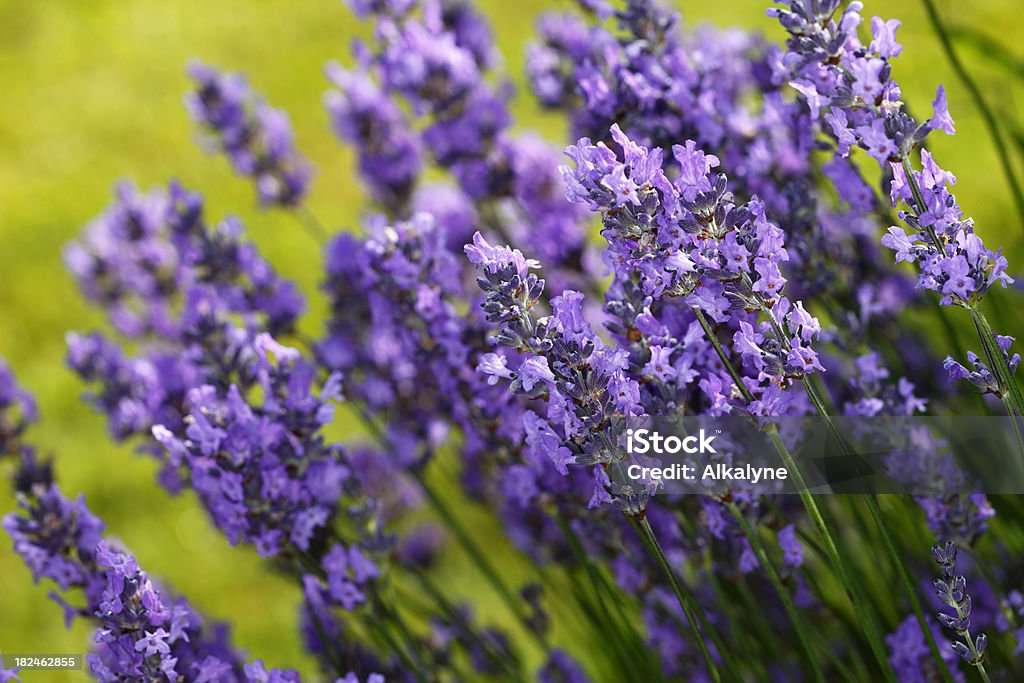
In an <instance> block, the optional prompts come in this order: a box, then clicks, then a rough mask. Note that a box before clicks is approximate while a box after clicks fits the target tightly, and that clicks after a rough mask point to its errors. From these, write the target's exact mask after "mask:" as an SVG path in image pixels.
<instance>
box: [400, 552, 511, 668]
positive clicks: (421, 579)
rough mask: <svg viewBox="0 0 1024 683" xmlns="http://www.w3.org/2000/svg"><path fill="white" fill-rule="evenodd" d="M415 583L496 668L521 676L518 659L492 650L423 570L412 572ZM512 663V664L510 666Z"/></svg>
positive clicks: (467, 649)
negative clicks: (507, 657)
mask: <svg viewBox="0 0 1024 683" xmlns="http://www.w3.org/2000/svg"><path fill="white" fill-rule="evenodd" d="M412 575H413V576H414V577H415V579H416V581H417V583H419V585H420V587H421V588H423V590H424V591H425V592H426V593H427V595H429V596H430V598H431V599H432V600H433V601H434V603H435V604H436V605H437V606H438V607H440V609H441V611H442V612H444V614H445V615H447V617H448V618H449V619H450V620H451V621H452V623H453V624H455V625H456V627H457V628H461V629H462V632H463V634H464V635H465V636H466V637H467V638H471V639H473V640H475V641H476V642H477V644H478V645H479V647H480V649H481V650H482V651H483V653H484V655H485V656H486V657H487V659H488V660H489V661H490V662H491V664H493V665H494V666H495V667H496V668H497V669H498V670H503V671H504V672H505V673H506V674H507V675H508V676H509V677H510V678H511V679H512V680H519V678H520V677H521V676H522V672H521V671H520V667H519V661H518V660H516V659H512V660H508V661H507V660H506V659H505V658H504V657H502V655H501V654H500V653H498V652H496V651H495V650H494V647H493V646H492V645H491V644H490V643H489V642H487V640H486V639H485V638H483V637H482V636H481V635H480V634H479V633H478V632H477V631H476V630H474V629H473V628H471V627H470V626H469V625H468V624H465V625H464V624H463V621H464V618H465V617H464V616H462V615H460V614H459V612H458V610H457V609H456V608H455V606H454V605H452V604H451V601H450V600H448V598H447V597H446V596H445V595H444V593H442V592H441V589H440V588H438V587H437V585H435V584H434V582H433V581H431V580H430V578H429V577H428V576H427V574H426V573H425V572H412ZM461 644H462V646H463V649H464V650H465V651H466V653H467V654H468V653H469V648H467V647H466V646H465V643H461ZM512 665H514V666H512Z"/></svg>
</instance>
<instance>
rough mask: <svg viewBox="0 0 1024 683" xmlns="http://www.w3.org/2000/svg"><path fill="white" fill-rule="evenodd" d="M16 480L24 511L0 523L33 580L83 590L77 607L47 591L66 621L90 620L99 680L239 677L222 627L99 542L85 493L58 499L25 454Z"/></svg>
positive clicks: (47, 476)
mask: <svg viewBox="0 0 1024 683" xmlns="http://www.w3.org/2000/svg"><path fill="white" fill-rule="evenodd" d="M15 481H16V483H17V486H18V492H17V493H18V500H19V505H20V507H21V508H22V510H23V512H22V514H15V513H11V514H9V515H7V516H6V517H5V518H4V520H3V527H4V529H5V530H6V531H7V533H8V534H9V535H10V536H11V538H12V539H13V541H14V548H15V552H17V553H18V554H19V555H21V557H22V559H23V560H24V561H25V563H26V564H27V565H28V567H29V569H31V571H32V573H33V576H34V577H35V578H36V580H37V581H38V580H40V579H42V578H48V579H52V580H53V581H54V582H55V583H56V584H57V586H58V588H59V589H60V591H61V593H63V594H64V596H67V597H68V598H70V596H71V595H72V593H71V591H76V592H77V591H78V590H80V591H81V595H82V596H83V597H84V601H85V604H84V605H82V606H77V605H74V604H72V603H70V602H68V599H66V598H65V597H64V596H62V595H61V594H59V593H51V597H52V598H53V599H54V600H55V601H56V602H58V603H59V604H60V605H61V606H62V607H63V608H64V614H65V622H66V623H68V624H70V622H71V620H73V619H74V618H76V617H86V618H90V619H93V620H94V621H95V622H96V624H97V630H96V635H95V639H94V642H95V645H96V649H95V652H94V653H93V654H90V655H88V656H87V661H88V664H89V668H90V671H91V672H92V673H93V675H95V676H96V677H97V678H98V680H100V681H120V680H124V679H125V677H135V678H146V679H147V680H159V681H174V680H178V677H179V676H182V675H188V676H189V677H190V678H191V679H192V680H232V681H234V680H240V679H239V677H238V675H237V674H238V671H239V669H240V667H241V663H240V658H239V656H238V655H237V653H235V652H234V651H233V650H232V649H231V647H230V645H229V644H228V642H227V632H226V629H224V628H223V627H221V626H219V625H214V626H212V627H211V626H207V625H205V624H204V622H203V620H202V618H201V617H200V616H199V615H198V614H197V613H196V612H195V611H193V610H192V608H191V607H190V606H189V605H188V603H187V602H186V601H184V600H182V599H177V600H168V599H165V598H164V597H162V596H161V594H160V592H159V590H158V589H157V588H156V587H155V586H154V585H153V583H151V582H150V580H149V579H148V577H147V576H146V574H145V572H143V571H141V570H140V569H139V567H138V564H137V563H136V561H135V559H134V558H132V557H131V556H130V555H128V554H127V553H125V552H123V551H121V550H117V549H115V548H114V547H113V546H111V545H110V544H109V543H108V542H107V541H105V540H102V533H103V523H102V522H101V521H100V520H99V519H98V518H97V517H96V516H95V515H93V514H92V513H91V512H90V511H89V509H88V508H87V507H86V506H85V501H84V499H83V498H81V497H80V498H79V499H78V500H77V501H71V500H68V499H67V498H64V497H63V495H62V494H61V493H60V490H59V489H58V487H57V485H56V484H54V483H53V482H52V474H51V473H50V471H49V468H41V467H40V466H39V463H38V462H37V461H36V460H35V458H34V457H32V456H31V454H26V455H23V458H22V462H21V465H20V468H19V472H18V474H17V475H16V477H15Z"/></svg>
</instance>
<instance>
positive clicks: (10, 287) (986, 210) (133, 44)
mask: <svg viewBox="0 0 1024 683" xmlns="http://www.w3.org/2000/svg"><path fill="white" fill-rule="evenodd" d="M677 4H678V5H679V7H680V9H681V10H682V11H683V14H684V21H686V22H687V23H689V24H693V23H696V22H705V21H706V22H712V23H715V24H717V25H721V26H732V25H736V26H743V27H755V28H757V29H759V30H761V31H763V32H764V33H766V34H767V35H769V36H770V37H771V38H772V39H773V40H776V41H779V40H781V33H780V30H779V29H778V27H777V26H776V25H775V23H774V22H773V21H772V20H769V19H767V18H766V17H764V3H763V2H761V1H760V0H727V1H719V2H713V3H707V2H698V1H696V0H681V1H679V2H678V3H677ZM867 5H868V6H867V8H866V10H865V14H866V15H868V16H870V15H872V14H883V15H885V16H886V17H898V18H900V19H901V20H902V21H903V27H902V29H901V30H900V32H899V34H898V35H899V38H900V39H901V41H902V42H903V43H904V44H905V45H906V50H905V52H904V54H903V55H902V56H900V57H899V59H898V60H897V70H896V76H897V78H898V79H899V81H900V82H901V84H902V85H903V88H904V94H905V99H906V100H908V101H909V102H910V103H911V104H912V106H913V108H914V109H915V110H916V111H918V112H928V111H929V105H930V102H931V99H932V97H933V95H934V91H935V86H936V85H937V84H938V83H939V82H943V83H945V84H946V86H947V90H948V91H949V94H950V104H951V111H952V113H953V115H954V118H955V119H956V121H957V128H958V132H959V134H958V135H957V136H956V137H955V138H944V137H943V136H941V135H939V136H936V139H935V140H934V141H933V142H932V143H931V144H932V147H933V149H934V150H935V151H936V153H937V154H938V155H939V158H940V159H941V160H942V162H943V163H944V165H945V166H946V167H947V168H951V169H953V170H954V171H955V172H956V173H957V174H958V175H959V178H960V181H959V185H958V188H959V189H958V196H959V199H960V202H961V205H962V206H963V207H964V208H965V209H966V210H967V211H968V212H969V213H971V214H973V215H974V216H975V218H976V220H977V225H978V230H979V232H980V233H981V234H982V235H983V237H984V238H985V239H986V241H987V242H989V243H991V244H1000V243H1001V244H1002V245H1004V247H1005V249H1006V251H1007V254H1008V256H1009V257H1010V260H1011V264H1012V265H1014V264H1016V265H1019V264H1020V263H1021V261H1022V259H1024V240H1022V239H1021V236H1022V234H1024V232H1022V229H1021V225H1020V221H1019V219H1018V218H1017V215H1016V214H1015V213H1014V209H1013V205H1012V203H1011V201H1010V199H1009V195H1008V193H1007V189H1006V188H1007V186H1006V183H1005V180H1004V177H1003V175H1002V173H1001V172H1000V170H999V167H998V164H997V160H996V156H995V152H994V147H993V145H992V143H991V141H990V139H989V137H988V136H987V133H986V132H985V129H984V127H983V126H982V123H981V119H980V117H979V114H978V110H977V108H976V106H975V103H974V102H972V101H971V99H970V98H969V97H968V96H967V94H966V89H965V88H964V87H963V85H962V83H960V82H959V81H958V80H957V78H956V77H955V75H954V73H953V71H952V69H951V68H950V65H949V63H948V62H947V60H946V59H945V58H944V56H943V54H942V52H941V50H940V47H939V42H938V40H937V39H936V37H935V35H934V34H933V33H932V31H931V29H930V27H929V24H928V22H927V19H926V16H925V14H924V12H923V7H922V5H921V4H920V2H919V0H889V1H888V2H885V3H881V2H877V1H875V0H867ZM479 6H480V7H481V8H482V9H483V10H484V11H485V12H486V13H487V14H488V15H489V16H490V17H491V18H492V20H493V21H494V24H495V26H497V27H498V30H497V36H496V37H497V41H498V44H499V46H500V48H501V50H502V51H503V53H504V54H505V57H506V62H505V66H504V68H505V70H506V71H507V72H508V73H509V74H510V75H512V76H514V77H515V78H517V80H520V81H521V78H520V76H521V74H522V72H523V66H524V64H523V45H524V43H525V41H526V40H527V38H528V37H529V36H530V34H531V32H532V26H533V23H534V20H535V18H536V16H537V15H538V14H539V13H540V12H541V11H543V10H546V9H552V8H565V7H568V6H569V3H568V2H543V1H541V0H519V1H517V2H498V1H492V0H482V1H481V2H480V3H479ZM940 6H941V7H942V9H943V11H944V13H945V16H946V17H947V19H948V21H949V22H950V23H951V24H953V25H955V26H960V27H966V28H970V29H972V30H974V31H978V32H980V34H981V35H983V36H985V37H986V40H990V41H991V42H990V43H989V44H987V45H986V44H984V41H978V40H974V41H973V42H968V41H964V42H962V43H960V45H961V53H962V54H963V56H964V57H965V61H966V63H967V64H968V66H969V68H970V69H971V70H972V72H973V73H974V75H975V76H976V78H977V80H978V81H979V82H980V84H981V85H982V87H983V89H984V91H985V92H986V93H987V96H988V97H989V98H990V100H991V101H993V102H994V103H995V104H996V108H997V110H998V111H999V113H1000V116H1001V117H1004V118H1005V119H1006V120H1007V121H1018V120H1020V117H1019V116H1018V115H1017V107H1018V105H1019V103H1020V102H1021V93H1022V88H1021V85H1020V84H1021V82H1022V81H1021V76H1020V73H1019V72H1020V71H1021V70H1022V69H1024V41H1022V40H1021V38H1022V37H1024V36H1022V35H1021V32H1020V29H1019V25H1020V24H1019V21H1020V19H1021V17H1022V11H1021V8H1020V4H1019V0H981V1H979V2H972V3H965V2H952V1H951V0H940ZM364 31H365V29H364V27H362V26H361V25H360V24H359V23H358V22H356V20H355V19H354V18H353V17H352V15H351V14H350V13H349V11H348V10H347V9H346V8H345V7H344V6H342V5H341V4H340V3H338V2H337V0H303V1H302V2H294V1H293V0H259V1H258V2H240V1H239V0H204V1H203V2H197V1H195V0H191V1H190V0H132V1H131V2H128V1H126V0H30V1H28V2H24V1H21V0H0V355H3V356H4V357H6V358H7V359H8V361H9V362H10V364H11V365H12V366H13V367H14V369H15V370H16V372H17V373H18V375H19V376H20V378H21V380H22V382H23V384H25V385H26V386H27V387H28V388H30V389H31V390H32V391H34V392H35V393H36V394H37V395H38V397H39V401H40V405H41V409H42V412H43V415H44V421H43V423H42V424H41V425H40V426H38V427H37V428H36V429H35V430H34V431H33V432H32V438H33V439H34V440H35V441H36V442H37V443H38V444H40V446H41V447H42V449H43V450H44V451H46V452H48V453H52V454H53V455H54V456H55V458H56V462H57V467H58V474H59V478H60V480H61V482H62V486H63V489H64V490H65V492H66V493H68V494H75V493H77V492H79V491H82V492H85V493H86V494H87V497H88V501H89V504H90V506H91V507H92V509H93V510H94V511H95V512H97V513H98V514H99V515H100V516H102V517H103V518H104V519H105V520H106V521H107V523H108V530H109V533H111V534H112V535H114V536H116V537H118V538H120V539H121V540H123V541H124V542H125V543H126V544H127V545H128V546H129V547H130V548H131V549H132V550H133V551H134V552H135V553H136V554H137V555H138V557H139V560H140V562H141V563H142V565H143V566H144V567H146V568H148V569H149V570H150V571H151V572H152V573H153V574H157V575H159V576H160V577H161V578H162V579H163V580H164V582H165V584H167V585H170V586H172V587H173V588H174V589H176V590H178V591H181V592H183V593H184V594H186V595H188V596H189V598H190V599H191V600H192V602H193V603H194V604H195V605H196V606H197V607H198V608H200V609H201V610H202V611H203V612H204V613H206V614H207V615H209V616H211V617H215V618H225V619H230V620H232V621H233V622H234V624H235V630H234V633H235V640H236V642H237V643H238V644H239V645H240V646H241V647H243V648H245V649H246V650H247V651H248V652H249V653H250V654H251V655H252V656H254V657H262V658H263V659H264V660H265V661H267V663H268V664H273V665H275V666H292V667H296V668H299V669H300V670H301V671H303V672H304V673H309V672H311V671H312V670H313V669H312V666H311V662H310V660H308V659H307V658H305V657H304V656H303V655H302V653H301V647H300V645H299V642H298V638H297V635H296V628H295V626H296V624H297V614H296V610H295V606H296V604H297V599H298V594H297V591H296V590H295V589H294V588H293V587H291V586H290V585H288V584H287V583H285V582H284V581H283V580H280V579H278V578H276V577H274V576H272V575H270V574H269V573H267V572H266V570H265V569H264V565H263V563H262V562H260V561H259V560H258V558H256V556H255V553H253V552H250V551H248V550H241V549H236V548H231V547H229V546H228V545H227V543H226V542H225V541H224V540H223V539H222V538H221V537H220V536H219V535H218V534H217V533H216V532H214V531H212V530H211V529H210V528H209V526H208V524H207V523H206V520H205V519H204V516H203V513H202V512H201V511H200V510H199V508H198V507H197V506H196V504H195V502H194V501H193V500H192V499H191V498H190V497H189V496H185V497H183V498H179V499H172V498H170V497H169V496H167V495H165V494H164V493H163V492H162V491H161V490H159V489H158V488H157V487H156V486H155V484H154V483H153V473H154V468H153V466H152V463H151V462H149V461H147V460H145V459H142V458H139V457H138V456H136V455H134V454H133V453H132V450H131V447H130V446H116V445H113V444H112V443H111V442H110V440H109V439H108V438H107V437H106V435H105V432H104V424H103V419H102V418H101V417H100V416H98V415H96V414H94V413H93V412H92V411H91V410H90V409H89V408H87V407H86V406H85V405H83V402H82V401H81V399H80V398H79V396H80V393H81V390H82V386H81V384H80V383H79V382H78V381H77V380H76V379H75V377H74V376H73V375H72V374H71V373H70V372H69V371H68V370H67V369H66V368H65V366H64V362H63V357H64V335H65V333H66V332H68V331H69V330H90V329H93V328H95V327H97V326H100V324H101V320H100V318H99V316H97V314H96V312H95V311H94V310H91V309H90V308H89V307H88V306H86V305H85V304H84V302H83V300H82V299H81V298H80V297H79V295H78V293H77V290H76V288H75V286H74V283H73V282H72V280H71V278H70V277H69V276H68V275H67V273H66V272H65V270H64V268H63V265H62V262H61V249H62V248H63V245H64V244H65V243H66V242H67V241H68V240H70V239H72V238H73V237H74V236H75V235H77V234H78V232H79V230H80V229H81V227H82V225H83V224H84V223H85V222H86V221H88V220H89V219H90V218H91V217H92V216H94V215H95V214H97V213H98V212H99V211H100V210H101V209H102V208H103V207H104V206H105V205H106V204H107V203H108V201H109V199H110V196H111V187H112V184H113V183H114V181H115V180H117V179H119V178H122V177H127V178H133V179H134V180H135V181H136V182H137V183H139V185H140V186H142V187H146V188H148V187H151V186H153V185H156V184H160V183H164V182H165V181H166V180H167V179H169V178H171V177H177V178H179V179H181V180H182V181H183V182H184V183H185V185H186V186H188V187H192V188H199V189H201V190H202V191H203V192H204V193H205V194H206V197H207V200H208V207H209V210H210V215H211V216H220V215H222V214H223V213H225V212H232V213H237V214H239V215H241V216H242V217H243V219H244V220H245V222H246V224H247V226H248V228H249V231H250V234H251V236H252V238H253V239H254V240H255V241H256V242H257V243H259V245H260V246H261V248H262V249H263V250H264V253H265V254H266V255H267V256H268V257H269V258H270V260H271V261H273V262H274V263H275V264H276V265H277V267H278V268H279V269H280V270H281V271H282V272H283V273H285V274H286V275H288V276H290V277H293V278H295V279H296V280H298V281H299V282H300V283H301V285H302V287H303V289H304V290H305V291H306V293H307V295H309V296H310V298H311V316H310V318H309V320H308V321H307V329H309V330H312V331H315V330H316V329H317V327H318V324H319V323H318V320H319V319H320V318H321V316H322V303H321V302H320V301H319V297H318V296H317V295H316V286H317V277H318V275H317V274H318V272H319V271H320V264H321V257H320V254H319V252H318V248H317V247H316V245H315V244H314V243H313V242H312V240H311V239H309V238H308V237H307V236H306V234H304V233H303V232H302V231H301V230H300V229H298V226H297V225H296V224H295V223H294V221H293V220H292V219H291V218H290V217H289V216H287V215H283V214H280V213H275V212H270V213H264V212H260V211H258V210H257V209H256V207H255V202H254V198H253V195H252V192H251V188H250V187H249V186H248V185H247V184H246V183H245V182H244V181H240V180H238V179H236V178H235V177H233V176H232V174H231V172H230V170H229V168H228V167H227V164H226V162H224V161H223V160H221V159H214V158H210V157H209V156H207V155H206V154H204V153H203V152H202V151H201V150H200V149H199V148H198V147H197V146H196V145H195V144H194V131H193V129H192V127H191V125H190V122H189V120H188V117H187V115H186V113H185V111H184V109H183V107H182V104H181V101H182V95H183V93H184V92H185V91H186V89H187V87H188V83H187V80H186V78H185V75H184V65H185V63H186V61H187V60H188V59H189V58H190V57H193V56H197V57H200V58H202V59H203V60H205V61H208V62H210V63H212V64H215V65H219V66H221V67H224V68H227V69H231V70H244V71H246V72H247V73H248V74H249V75H250V78H251V81H252V83H253V85H254V86H255V87H256V88H257V89H259V90H260V91H262V92H263V93H264V94H265V95H266V96H267V98H268V99H269V101H270V102H271V103H273V104H275V105H277V106H281V107H284V108H285V109H287V110H288V112H289V113H290V114H291V117H292V121H293V123H294V125H295V128H296V130H297V137H298V143H299V145H300V147H301V148H302V149H303V150H304V152H305V153H306V154H307V155H308V156H309V157H310V158H311V159H312V160H313V161H314V162H315V164H316V167H317V178H316V182H315V185H314V188H313V192H312V199H311V206H312V208H313V210H314V211H315V212H316V213H317V214H318V215H319V216H320V218H321V219H322V220H324V221H326V222H328V223H329V224H330V225H331V226H332V227H350V226H353V225H355V224H356V223H357V221H358V215H359V207H360V205H361V201H362V199H361V198H362V195H361V192H360V190H359V188H358V185H357V184H356V183H355V181H354V179H353V174H354V170H353V157H352V155H351V154H350V153H349V152H348V151H347V150H346V149H344V148H342V147H341V146H340V145H339V144H337V143H336V142H335V140H334V138H333V137H332V135H331V134H330V132H329V130H328V122H327V117H326V115H325V113H324V111H323V108H322V106H321V94H322V93H323V91H324V90H325V87H326V83H325V79H324V78H323V75H322V66H323V64H324V63H325V62H326V61H328V60H330V59H338V60H340V61H347V52H348V46H349V42H350V40H351V39H352V38H353V37H355V36H357V35H359V34H361V33H363V32H364ZM997 54H998V55H1001V57H1000V58H999V59H996V58H994V55H997ZM524 94H525V93H524ZM516 113H517V116H518V121H519V125H520V126H521V127H523V128H537V129H540V130H542V131H543V132H545V133H546V134H547V135H549V136H550V137H552V138H555V139H557V141H558V142H559V144H563V143H565V142H567V140H564V139H560V138H563V137H564V130H563V127H562V125H561V124H560V123H559V121H558V120H556V119H553V118H551V117H550V116H547V115H545V114H544V113H543V112H540V111H539V110H538V109H537V108H536V107H535V106H534V105H533V103H532V102H531V101H530V99H529V97H528V96H527V97H522V98H521V101H520V102H519V103H518V105H517V111H516ZM924 115H927V113H925V114H924ZM1014 125H1015V124H1014ZM1014 154H1016V150H1015V151H1014ZM1014 271H1015V272H1020V271H1019V270H1018V269H1014ZM5 476H6V475H5ZM13 507H14V501H13V500H12V498H11V496H10V494H9V490H8V487H7V486H6V485H3V486H0V513H6V512H8V511H10V510H11V509H12V508H13ZM481 524H484V525H487V524H488V523H487V522H486V521H483V522H481ZM458 566H459V565H458V563H457V562H455V561H452V564H451V569H452V570H453V571H456V572H457V571H458ZM448 578H449V579H453V578H454V579H455V580H460V579H461V577H460V576H459V575H458V574H455V575H454V576H449V577H448ZM48 590H49V588H48V587H44V586H33V585H32V580H31V577H30V575H29V573H28V571H27V570H26V569H25V568H24V566H23V564H22V563H21V561H20V559H19V558H17V557H16V556H15V555H14V554H13V553H12V552H11V549H10V544H9V540H8V539H7V537H6V536H4V538H3V539H0V651H3V652H23V653H27V652H83V651H85V649H86V647H87V643H88V638H89V633H88V630H87V629H86V627H85V625H84V624H83V623H80V624H79V625H77V626H76V627H75V628H73V629H71V630H66V629H65V628H64V625H63V623H62V620H61V617H62V615H61V610H60V608H59V607H57V606H56V605H55V604H53V603H51V602H50V601H49V600H48V599H47V598H46V593H47V592H48ZM81 677H82V674H75V675H72V674H67V675H64V674H56V673H52V672H47V673H42V672H37V673H30V674H28V675H26V676H25V680H26V681H36V680H39V681H43V680H47V681H50V680H53V681H58V680H75V679H78V678H81Z"/></svg>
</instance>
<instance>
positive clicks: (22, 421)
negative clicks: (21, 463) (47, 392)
mask: <svg viewBox="0 0 1024 683" xmlns="http://www.w3.org/2000/svg"><path fill="white" fill-rule="evenodd" d="M38 417H39V415H38V410H37V408H36V402H35V399H34V398H32V395H31V394H30V393H28V392H27V391H25V390H24V389H22V388H21V387H20V386H18V382H17V380H16V379H15V377H14V374H13V373H12V372H11V369H10V368H9V367H8V366H7V362H6V361H5V360H3V359H2V358H0V458H2V457H3V456H5V455H16V454H17V453H18V444H19V443H20V439H21V435H22V433H23V432H24V431H25V428H26V427H28V426H29V425H30V424H32V423H33V422H35V421H36V420H37V419H38Z"/></svg>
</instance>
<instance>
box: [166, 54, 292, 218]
mask: <svg viewBox="0 0 1024 683" xmlns="http://www.w3.org/2000/svg"><path fill="white" fill-rule="evenodd" d="M188 73H189V76H190V77H191V78H192V80H193V81H195V84H196V89H195V91H194V92H192V93H190V94H189V96H188V97H187V98H186V99H185V104H186V105H187V107H188V110H189V113H190V114H191V115H192V118H193V119H194V120H195V122H196V123H197V124H199V125H200V126H201V127H202V128H203V129H204V131H205V132H206V133H208V134H209V137H210V140H211V141H212V145H213V146H214V147H215V148H216V149H217V150H218V151H220V152H223V153H224V154H225V155H226V156H227V158H228V160H229V161H230V162H231V166H232V167H233V168H234V169H235V171H236V172H237V173H239V174H241V175H243V176H247V177H249V178H251V179H252V180H253V182H254V183H255V186H256V192H257V194H258V195H259V198H260V203H261V204H263V205H264V206H272V205H281V206H295V205H297V204H300V203H302V200H303V198H304V197H305V194H306V190H307V189H308V186H309V180H310V177H311V176H312V169H311V167H310V165H309V162H307V161H306V160H305V159H304V158H303V157H302V156H301V155H300V154H299V153H298V151H296V149H295V142H294V139H293V133H292V127H291V123H290V122H289V121H288V115H287V114H285V113H284V112H283V111H281V110H280V109H274V108H273V107H271V106H270V105H268V104H267V103H266V102H264V101H263V100H262V99H261V98H260V97H259V96H258V95H256V94H255V93H253V92H252V90H251V89H250V88H249V84H248V83H247V82H246V80H245V77H244V76H242V75H241V74H234V73H222V72H220V71H218V70H216V69H215V68H213V67H211V66H208V65H206V64H203V63H202V62H199V61H193V62H192V63H191V64H189V67H188Z"/></svg>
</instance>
